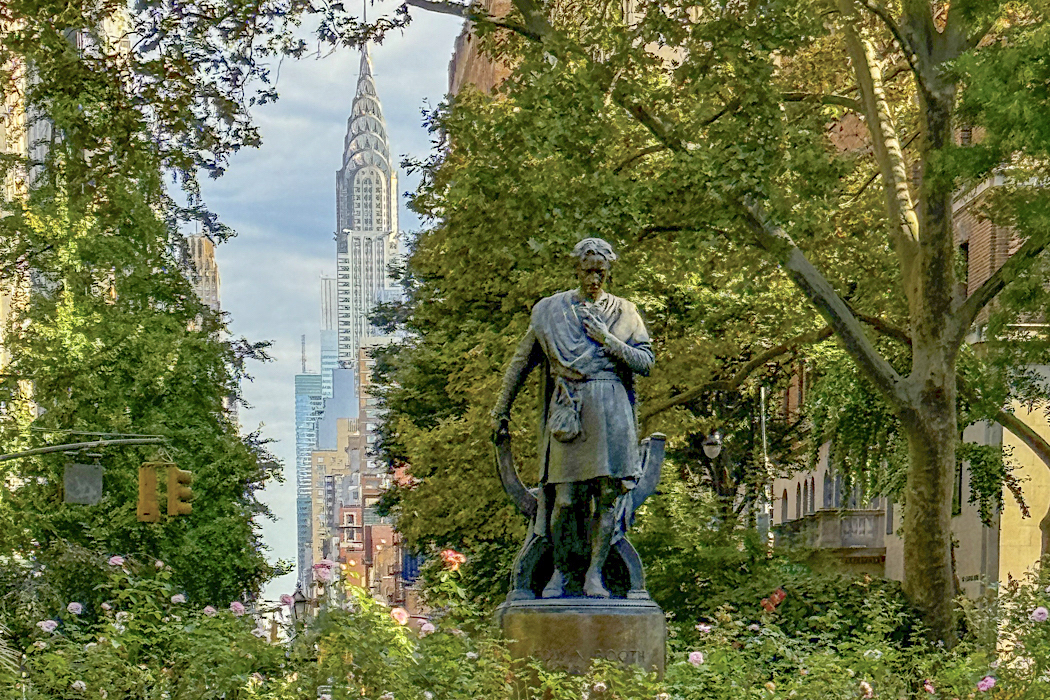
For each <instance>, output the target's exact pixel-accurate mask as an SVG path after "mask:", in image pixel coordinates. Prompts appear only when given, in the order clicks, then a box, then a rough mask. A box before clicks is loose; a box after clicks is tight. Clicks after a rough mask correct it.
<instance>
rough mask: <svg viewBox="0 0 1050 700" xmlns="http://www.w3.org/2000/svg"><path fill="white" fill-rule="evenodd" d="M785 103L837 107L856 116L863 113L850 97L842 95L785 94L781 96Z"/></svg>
mask: <svg viewBox="0 0 1050 700" xmlns="http://www.w3.org/2000/svg"><path fill="white" fill-rule="evenodd" d="M783 98H784V101H785V102H816V103H819V104H824V105H838V106H840V107H845V108H846V109H851V110H853V111H854V112H857V113H858V114H863V113H864V107H863V106H862V105H861V103H860V102H858V101H857V100H854V99H853V98H851V97H844V96H842V95H817V94H811V93H807V92H785V93H784V95H783Z"/></svg>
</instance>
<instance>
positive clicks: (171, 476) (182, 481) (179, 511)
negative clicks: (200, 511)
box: [168, 464, 193, 515]
mask: <svg viewBox="0 0 1050 700" xmlns="http://www.w3.org/2000/svg"><path fill="white" fill-rule="evenodd" d="M191 483H193V472H188V471H186V470H184V469H179V468H178V467H176V466H175V465H174V464H173V465H171V466H170V467H168V515H189V514H190V513H192V512H193V506H192V505H191V504H190V503H188V501H189V500H190V499H191V498H193V489H191V488H190V484H191Z"/></svg>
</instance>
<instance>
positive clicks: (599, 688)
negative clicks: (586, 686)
mask: <svg viewBox="0 0 1050 700" xmlns="http://www.w3.org/2000/svg"><path fill="white" fill-rule="evenodd" d="M608 689H609V686H607V685H605V683H603V682H601V681H598V682H597V683H595V684H594V685H592V686H591V690H593V691H594V692H596V693H604V692H605V691H606V690H608Z"/></svg>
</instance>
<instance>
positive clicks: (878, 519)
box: [773, 508, 886, 576]
mask: <svg viewBox="0 0 1050 700" xmlns="http://www.w3.org/2000/svg"><path fill="white" fill-rule="evenodd" d="M773 532H774V534H775V536H776V544H777V546H778V547H783V546H787V547H806V548H809V549H815V550H820V551H823V552H827V553H828V554H831V555H832V556H834V557H836V558H837V559H839V560H840V561H841V562H842V564H844V565H845V566H846V568H848V569H853V570H856V571H857V572H859V573H873V574H877V575H880V576H881V575H882V573H883V569H885V562H886V539H885V537H886V535H885V533H886V513H885V511H883V510H881V509H878V510H872V509H859V508H842V509H836V508H827V509H822V510H818V511H816V512H814V513H810V514H808V515H806V516H803V517H801V518H798V519H796V520H789V521H788V522H786V523H781V524H780V525H777V526H775V527H774V528H773Z"/></svg>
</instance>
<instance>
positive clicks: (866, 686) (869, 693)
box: [860, 681, 875, 698]
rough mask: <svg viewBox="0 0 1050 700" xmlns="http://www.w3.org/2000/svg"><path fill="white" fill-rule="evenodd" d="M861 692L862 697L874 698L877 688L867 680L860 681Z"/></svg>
mask: <svg viewBox="0 0 1050 700" xmlns="http://www.w3.org/2000/svg"><path fill="white" fill-rule="evenodd" d="M860 692H861V693H862V695H861V697H862V698H873V697H875V689H874V688H872V687H871V683H868V682H867V681H861V682H860Z"/></svg>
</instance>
